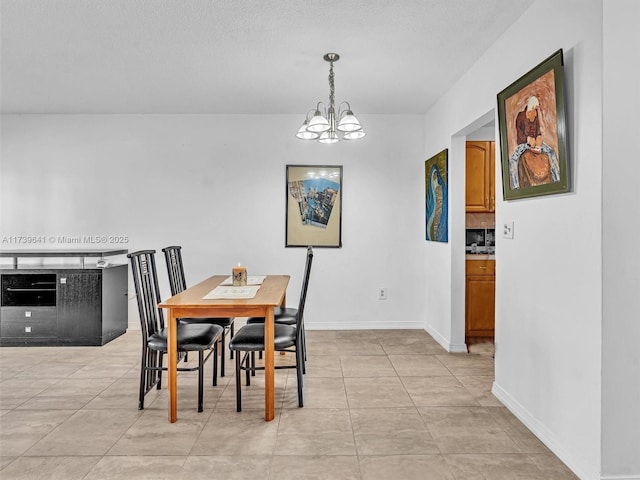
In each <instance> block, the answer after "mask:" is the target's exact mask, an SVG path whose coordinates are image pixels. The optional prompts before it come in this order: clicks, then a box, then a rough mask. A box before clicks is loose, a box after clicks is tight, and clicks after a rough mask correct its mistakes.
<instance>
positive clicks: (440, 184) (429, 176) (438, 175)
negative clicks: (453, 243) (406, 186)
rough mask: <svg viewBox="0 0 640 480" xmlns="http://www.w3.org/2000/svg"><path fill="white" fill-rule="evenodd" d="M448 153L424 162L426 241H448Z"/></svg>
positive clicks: (443, 152)
mask: <svg viewBox="0 0 640 480" xmlns="http://www.w3.org/2000/svg"><path fill="white" fill-rule="evenodd" d="M447 157H448V151H447V149H444V150H443V151H441V152H440V153H438V154H437V155H435V156H433V157H431V158H430V159H429V160H427V161H425V162H424V175H425V182H424V185H425V205H426V232H427V233H426V239H427V240H431V241H433V242H445V243H446V242H448V241H449V189H448V181H449V180H448V165H447Z"/></svg>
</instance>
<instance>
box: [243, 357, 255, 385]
mask: <svg viewBox="0 0 640 480" xmlns="http://www.w3.org/2000/svg"><path fill="white" fill-rule="evenodd" d="M252 357H253V352H251V353H249V352H247V353H245V355H244V360H243V363H245V362H246V368H245V370H244V372H245V376H246V377H247V378H246V382H247V387H248V386H250V385H251V365H252V362H251V360H252ZM254 361H255V360H254Z"/></svg>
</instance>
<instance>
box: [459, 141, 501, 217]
mask: <svg viewBox="0 0 640 480" xmlns="http://www.w3.org/2000/svg"><path fill="white" fill-rule="evenodd" d="M495 156H496V155H495V142H490V141H473V142H471V141H469V142H467V149H466V182H467V183H466V207H467V212H493V211H495V196H496V194H495Z"/></svg>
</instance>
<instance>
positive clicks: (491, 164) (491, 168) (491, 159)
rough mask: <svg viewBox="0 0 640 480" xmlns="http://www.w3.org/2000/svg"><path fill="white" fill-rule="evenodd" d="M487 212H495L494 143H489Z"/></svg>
mask: <svg viewBox="0 0 640 480" xmlns="http://www.w3.org/2000/svg"><path fill="white" fill-rule="evenodd" d="M489 143H490V144H491V145H490V146H491V148H490V150H489V211H490V212H495V211H496V142H489Z"/></svg>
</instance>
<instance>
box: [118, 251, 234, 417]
mask: <svg viewBox="0 0 640 480" xmlns="http://www.w3.org/2000/svg"><path fill="white" fill-rule="evenodd" d="M155 253H156V251H155V250H140V251H137V252H134V253H129V254H127V257H128V258H129V259H130V260H131V274H132V277H133V284H134V286H135V292H136V299H137V302H138V312H139V314H140V326H141V329H142V361H141V368H140V391H139V397H138V410H142V409H144V397H145V395H146V394H147V393H149V392H150V391H151V389H152V388H153V387H154V386H156V388H157V389H158V390H160V388H161V384H162V371H164V370H167V368H166V367H163V366H162V362H163V357H164V355H165V354H166V353H167V329H166V328H165V323H164V315H163V313H162V309H161V308H158V304H159V303H160V301H161V297H160V289H159V287H158V274H157V270H156V262H155ZM222 331H223V328H222V327H221V326H219V325H211V324H199V325H197V324H194V325H188V324H182V323H178V325H177V334H178V338H177V343H178V352H179V353H186V352H191V351H193V352H198V366H197V367H179V368H178V371H189V372H193V371H197V372H198V412H202V410H203V409H202V399H203V391H204V387H203V384H204V366H205V363H206V362H207V360H208V359H209V357H210V356H211V355H213V385H214V386H215V385H216V384H217V380H218V365H217V363H218V355H217V353H218V340H219V339H220V335H222ZM205 352H208V353H207V355H206V357H205Z"/></svg>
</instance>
